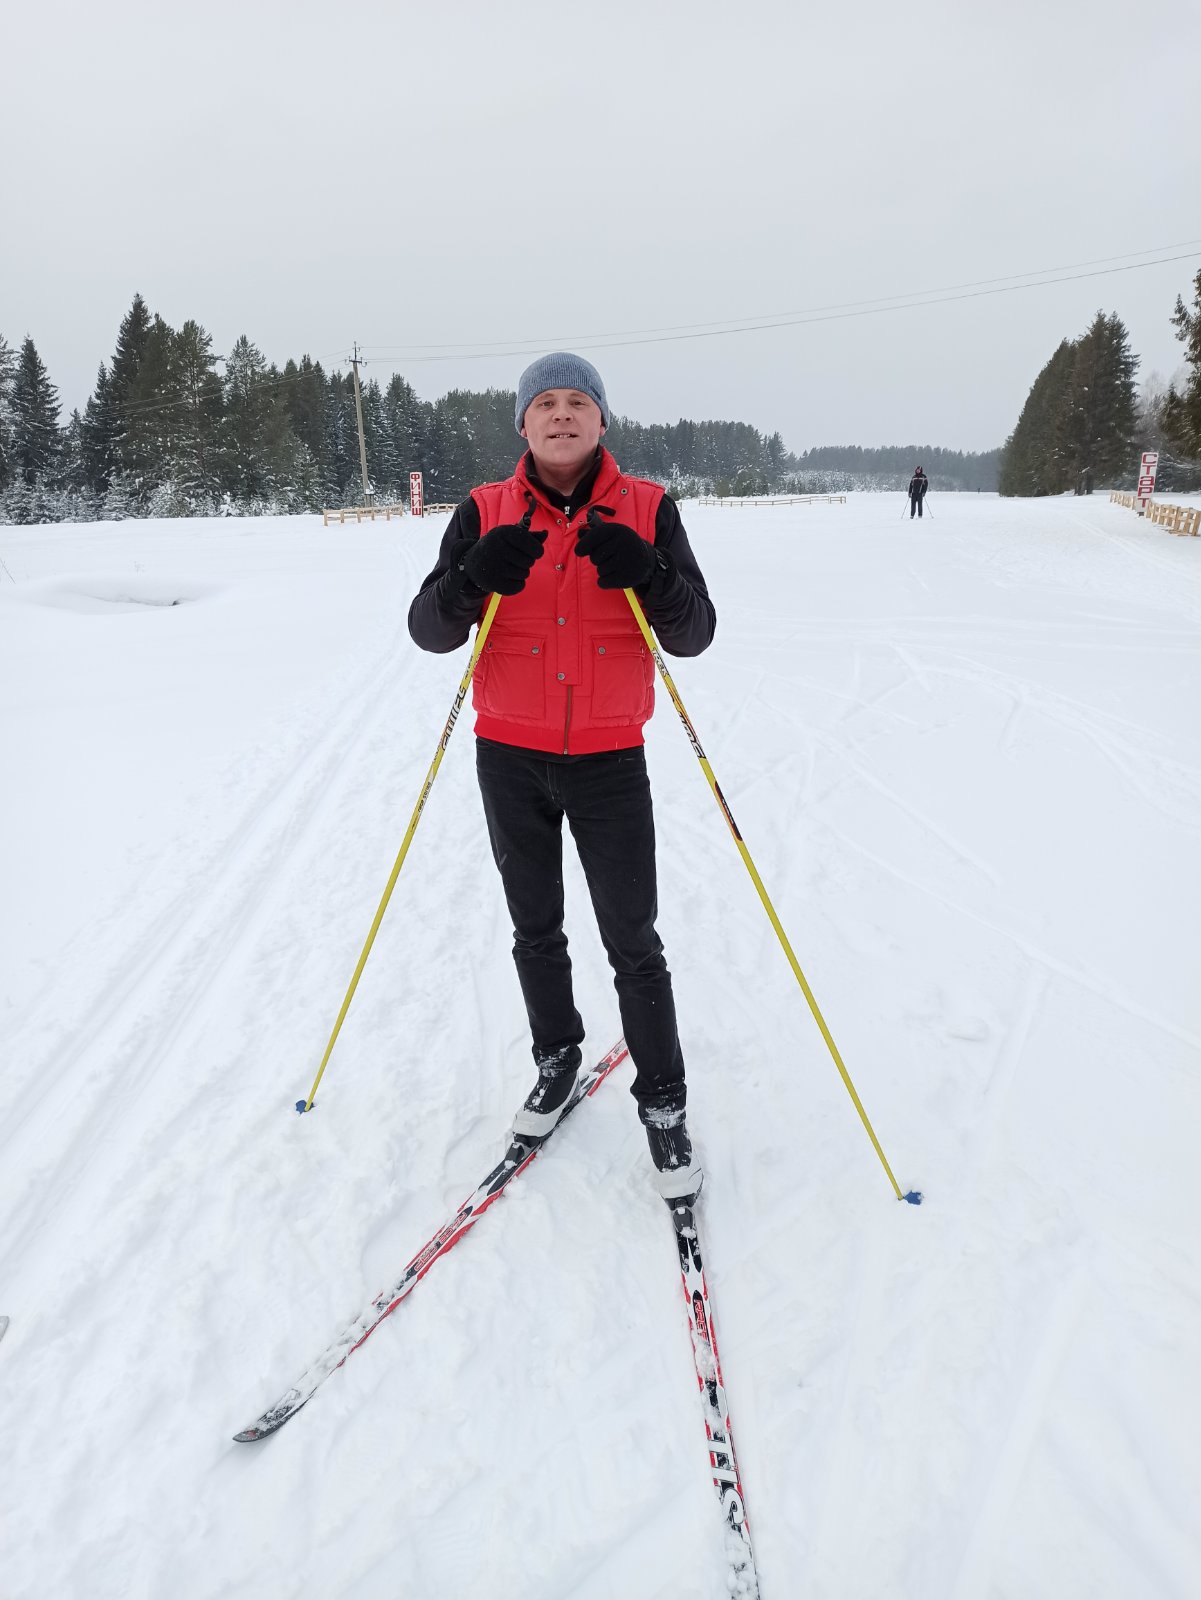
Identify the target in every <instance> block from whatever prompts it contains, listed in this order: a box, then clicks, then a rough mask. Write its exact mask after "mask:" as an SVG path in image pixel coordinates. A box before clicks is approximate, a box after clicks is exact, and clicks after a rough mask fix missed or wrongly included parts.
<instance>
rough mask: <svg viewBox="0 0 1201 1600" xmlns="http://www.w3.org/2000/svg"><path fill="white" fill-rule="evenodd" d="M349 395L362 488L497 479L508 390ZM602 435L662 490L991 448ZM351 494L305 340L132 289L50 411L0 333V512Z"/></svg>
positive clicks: (21, 518)
mask: <svg viewBox="0 0 1201 1600" xmlns="http://www.w3.org/2000/svg"><path fill="white" fill-rule="evenodd" d="M219 366H220V367H221V368H222V370H220V371H218V367H219ZM362 406H363V431H364V436H365V439H366V451H367V468H368V477H369V481H370V483H371V485H372V490H373V493H374V495H375V498H376V500H377V501H379V502H383V501H401V500H404V499H406V498H407V494H408V483H409V473H410V472H411V471H421V472H422V473H423V474H424V479H425V494H426V499H427V500H428V501H458V500H460V499H462V498H463V496H464V495H466V493H467V492H468V490H469V489H470V488H471V487H472V486H473V485H474V484H477V483H481V482H486V481H488V480H491V479H496V478H502V477H506V476H507V475H508V474H509V473H510V472H511V471H512V469H513V465H514V463H515V461H516V460H517V458H518V456H519V454H520V452H521V450H522V448H523V445H522V441H521V440H520V438H519V437H518V435H517V433H516V432H515V430H514V427H513V407H514V394H513V391H512V390H506V389H486V390H483V391H475V390H465V389H455V390H452V391H451V392H450V393H449V394H445V395H443V396H441V398H440V399H437V400H433V401H427V400H420V399H418V397H417V395H416V393H415V391H414V390H413V387H412V385H411V384H410V383H409V382H408V381H407V379H405V378H404V377H402V376H400V375H399V374H397V375H395V376H393V377H392V378H390V379H389V380H388V382H387V383H386V384H385V385H384V386H382V387H381V385H380V384H379V383H378V382H376V380H375V379H374V378H373V377H367V378H366V379H365V381H364V382H363V385H362ZM606 443H607V444H608V445H609V447H610V448H611V449H612V451H613V453H614V454H615V455H616V457H617V459H618V460H619V461H620V463H621V465H622V466H623V467H624V468H625V470H626V471H627V472H631V473H634V474H636V475H639V476H644V477H649V478H653V479H655V480H656V481H657V482H660V483H664V484H666V485H667V486H668V488H669V490H670V491H671V493H673V494H674V495H676V496H677V497H678V498H684V497H687V496H691V495H697V494H714V493H716V494H723V495H728V494H733V495H738V494H764V493H771V492H793V493H796V492H806V491H808V492H813V491H823V490H834V489H898V488H901V487H903V486H904V484H906V483H907V482H908V480H909V476H910V474H911V473H912V471H913V468H914V467H915V466H916V465H917V464H918V463H919V462H920V463H921V464H922V465H923V466H924V467H925V469H926V472H927V474H928V476H929V477H930V478H931V480H932V482H933V485H934V487H935V488H936V489H968V490H971V489H992V488H995V486H996V459H997V455H998V452H996V451H992V452H988V453H986V454H983V455H970V454H969V455H965V454H963V453H962V452H960V451H949V450H941V449H938V448H936V447H933V446H929V445H922V446H916V445H905V446H893V447H889V448H885V449H879V450H871V449H862V448H860V447H857V446H846V447H828V448H824V449H819V450H810V451H807V452H806V453H805V454H804V455H801V456H797V455H794V454H792V453H790V452H789V451H787V450H786V449H785V448H784V443H783V440H782V439H781V437H780V435H779V433H772V434H763V433H760V432H759V430H758V429H756V428H753V427H751V426H750V425H749V424H747V423H744V422H723V421H702V422H693V421H689V420H681V421H679V422H676V423H671V424H668V423H650V424H646V423H640V422H635V421H633V420H632V419H631V418H629V417H621V416H618V417H614V419H613V423H612V426H611V427H610V429H609V432H608V435H607V437H606ZM362 499H363V483H362V474H361V468H360V461H359V443H358V428H357V422H356V416H355V398H354V381H353V376H352V374H351V373H349V372H341V371H334V372H326V371H325V370H324V369H323V368H322V366H321V363H320V362H317V361H313V360H311V359H310V358H309V357H308V356H307V355H306V356H302V357H301V358H300V360H299V361H294V360H289V361H287V362H285V364H284V365H283V366H282V367H279V366H277V365H275V364H274V363H272V362H268V361H267V360H266V358H265V357H264V356H263V354H262V352H261V351H260V350H259V349H258V348H257V347H256V346H255V345H254V344H252V343H251V342H250V340H249V339H248V338H247V337H245V336H243V337H241V338H239V339H238V340H237V341H236V342H235V344H234V346H233V348H232V349H231V350H230V352H229V354H228V355H227V356H225V357H224V358H222V357H220V356H218V355H217V354H216V353H215V352H214V350H213V344H212V337H211V335H210V334H209V333H208V332H207V331H206V330H205V329H204V328H203V327H202V326H201V325H200V324H199V323H198V322H194V321H190V320H189V321H187V322H185V323H184V324H183V325H182V327H180V328H173V327H171V326H170V325H169V324H168V323H167V322H166V321H164V319H163V318H162V317H160V316H157V315H154V314H152V313H151V311H150V309H149V308H148V306H147V305H146V303H145V301H144V300H143V299H142V297H141V295H135V297H134V300H133V304H132V305H131V307H130V309H129V311H128V313H127V314H126V316H125V317H124V319H123V320H122V323H121V326H120V329H119V331H118V334H117V341H116V348H115V349H114V352H113V355H112V357H111V359H110V360H109V361H108V362H107V363H101V365H100V368H99V371H98V372H97V374H96V385H95V388H94V390H93V392H92V394H91V396H90V397H89V399H88V401H87V404H86V406H85V407H84V409H83V411H82V412H80V411H78V410H76V411H73V412H72V413H71V416H70V418H69V419H68V420H67V422H66V423H65V424H64V423H63V422H62V420H61V406H60V403H59V398H58V391H57V389H56V387H55V385H54V384H53V383H52V382H51V381H50V377H49V375H48V373H47V372H46V368H45V366H44V364H43V362H42V360H41V357H40V356H39V354H38V351H37V347H36V345H35V344H34V341H33V339H32V338H30V337H27V338H26V339H25V340H24V342H23V344H22V345H21V346H20V348H19V349H16V350H14V349H12V348H11V347H10V346H9V345H8V344H7V343H6V342H5V340H4V339H3V337H0V522H19V523H29V522H57V521H63V520H71V521H88V520H93V519H114V518H120V517H128V516H211V515H220V514H235V513H236V514H239V515H246V514H269V513H275V512H289V511H313V510H317V509H319V508H321V507H322V506H342V505H355V504H358V503H359V502H361V501H362Z"/></svg>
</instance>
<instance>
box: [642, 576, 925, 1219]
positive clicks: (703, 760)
mask: <svg viewBox="0 0 1201 1600" xmlns="http://www.w3.org/2000/svg"><path fill="white" fill-rule="evenodd" d="M624 593H625V597H626V599H627V600H628V601H629V602H630V610H631V611H632V612H633V613H634V620H635V621H636V622H637V624H638V626H639V628H640V629H641V630H642V637H643V638H644V639H645V640H646V647H647V649H648V650H649V651H650V653H651V655H652V656H653V657H654V661H655V665H656V666H657V667H658V669H659V676H660V677H661V678H662V679H663V683H664V686H665V688H666V689H667V692H668V694H669V695H670V696H671V703H672V705H674V706H675V708H676V711H677V712H678V713H679V718H680V721H681V722H682V723H683V724H684V732H685V733H686V734H687V735H688V742H689V743H690V744H691V746H692V748H693V750H694V751H695V753H696V758H697V760H698V761H699V762H700V764H701V771H702V772H703V773H704V774H705V778H706V780H707V781H708V784H709V787H710V789H712V790H713V798H714V799H715V800H716V801H717V803H718V805H719V806H720V807H721V814H722V816H723V817H725V819H726V823H727V825H728V826H729V829H730V832H731V833H732V834H733V836H734V843H735V844H736V845H737V846H738V854H739V855H740V856H741V857H742V860H743V864H744V866H745V867H746V870H747V871H748V872H749V873H750V875H751V882H752V883H753V884H754V885H755V888H756V889H757V890H758V891H759V898H760V900H762V902H763V909H764V910H765V911H766V912H767V915H768V920H769V921H770V922H771V925H772V927H773V928H774V929H775V930H776V937H777V938H778V939H779V941H780V944H781V945H782V946H783V949H784V954H785V955H786V956H787V957H788V965H789V966H790V967H791V968H792V971H793V976H794V977H795V978H796V981H797V982H798V983H799V984H800V986H801V992H802V993H803V994H804V996H805V999H806V1000H807V1001H808V1003H809V1009H810V1011H812V1013H813V1020H814V1021H815V1022H816V1023H817V1025H818V1027H819V1028H820V1029H821V1036H822V1038H823V1039H824V1040H825V1041H826V1047H827V1049H828V1050H829V1052H830V1054H831V1055H832V1056H833V1058H834V1065H835V1066H836V1067H837V1068H838V1071H839V1073H840V1075H841V1077H842V1081H843V1083H844V1084H845V1085H846V1089H847V1093H848V1094H849V1095H850V1097H851V1099H852V1100H853V1101H854V1103H855V1110H856V1111H857V1112H858V1113H859V1117H860V1120H861V1121H862V1123H863V1126H864V1127H865V1128H866V1130H867V1136H868V1138H869V1139H870V1140H871V1142H872V1146H873V1148H874V1149H875V1152H876V1154H877V1155H878V1156H879V1157H880V1163H881V1165H882V1166H883V1168H884V1170H885V1172H886V1173H887V1174H888V1181H889V1183H891V1184H892V1187H893V1190H894V1192H895V1194H896V1197H897V1199H898V1200H908V1201H909V1203H910V1205H915V1206H916V1205H920V1204H921V1200H922V1197H921V1194H920V1193H919V1192H918V1191H917V1190H916V1189H911V1190H910V1191H909V1193H908V1194H904V1195H903V1194H902V1193H901V1186H900V1184H899V1183H898V1182H897V1180H896V1179H895V1178H894V1177H893V1175H892V1168H891V1167H890V1166H889V1165H888V1160H887V1158H886V1156H885V1154H884V1151H883V1150H882V1149H881V1147H880V1141H879V1139H877V1138H876V1132H875V1129H874V1128H873V1127H872V1125H871V1123H870V1122H869V1121H868V1116H867V1112H866V1111H865V1110H864V1109H863V1102H862V1100H860V1098H859V1096H858V1094H857V1093H856V1090H855V1085H854V1084H853V1083H852V1082H851V1075H850V1073H849V1072H848V1071H847V1069H846V1067H845V1066H844V1064H843V1059H842V1057H841V1055H839V1053H838V1046H837V1045H836V1044H835V1043H834V1036H833V1035H832V1034H831V1032H830V1030H829V1028H828V1027H827V1026H826V1019H825V1018H824V1017H823V1016H822V1014H821V1011H820V1009H819V1008H818V1004H817V1000H816V999H815V998H814V994H813V990H812V989H811V988H810V987H809V983H808V980H807V979H806V977H805V974H804V973H803V972H802V971H801V964H800V962H799V961H798V960H797V958H796V956H795V955H794V954H793V950H792V946H791V945H790V944H789V942H788V935H787V934H786V933H785V932H784V928H783V925H782V924H781V922H780V919H779V917H778V916H777V915H776V908H775V906H773V905H772V903H771V900H770V898H769V896H768V893H767V890H766V889H765V888H764V886H763V879H762V878H761V877H760V876H759V872H758V869H757V868H756V866H755V863H754V862H753V861H752V860H751V853H750V851H749V850H748V849H747V847H746V844H745V843H744V841H743V837H742V834H741V833H739V831H738V824H737V823H736V822H735V821H734V814H733V812H732V811H731V810H730V808H729V806H728V805H727V804H726V797H725V795H724V794H722V792H721V789H720V787H719V785H718V782H717V779H716V777H715V776H714V773H713V768H712V767H711V766H710V765H709V758H708V757H707V756H706V754H705V752H704V750H703V749H702V748H701V741H700V740H699V739H698V738H697V736H696V729H695V728H694V727H693V726H692V720H691V718H690V717H689V715H688V713H687V711H686V710H685V709H684V702H683V701H682V700H681V699H680V694H679V690H678V689H677V688H676V686H675V684H674V683H673V682H672V679H671V673H670V672H668V670H667V663H666V662H665V661H664V659H663V656H662V654H661V653H660V650H659V646H658V644H657V643H656V642H655V636H654V634H653V633H652V632H651V629H650V624H649V623H648V622H647V620H646V616H645V613H644V612H643V610H642V606H641V604H640V602H639V600H638V596H637V595H636V594H635V593H634V591H633V589H626V590H625V591H624Z"/></svg>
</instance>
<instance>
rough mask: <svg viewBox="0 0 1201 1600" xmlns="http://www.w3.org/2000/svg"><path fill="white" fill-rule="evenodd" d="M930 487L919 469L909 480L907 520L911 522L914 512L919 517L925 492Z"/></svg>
mask: <svg viewBox="0 0 1201 1600" xmlns="http://www.w3.org/2000/svg"><path fill="white" fill-rule="evenodd" d="M929 487H930V480H929V478H927V476H926V474H925V473H924V472H923V471H922V469H921V468H920V467H918V468H917V470H916V471H915V472H914V474H913V476H912V478H910V480H909V520H910V522H912V521H913V515H914V512H916V513H917V515H918V516H919V517H920V516H921V514H922V501H923V500H924V499H925V498H926V490H927V489H928V488H929Z"/></svg>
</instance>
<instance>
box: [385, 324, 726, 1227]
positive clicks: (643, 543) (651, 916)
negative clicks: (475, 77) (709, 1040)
mask: <svg viewBox="0 0 1201 1600" xmlns="http://www.w3.org/2000/svg"><path fill="white" fill-rule="evenodd" d="M609 415H610V413H609V402H608V399H607V398H606V395H605V388H604V384H603V383H602V381H601V377H600V374H599V373H598V372H597V370H596V368H595V367H594V366H592V364H591V363H590V362H588V361H585V360H583V359H582V358H581V357H580V356H576V355H571V354H568V353H566V352H564V351H558V352H556V353H554V354H552V355H547V356H543V357H541V358H540V359H539V360H537V361H535V362H534V363H533V364H532V365H531V366H529V367H527V368H526V370H525V371H524V372H523V373H522V375H521V379H520V381H519V383H518V387H517V409H516V416H515V423H516V427H517V431H518V433H519V434H520V435H521V436H522V438H524V439H525V440H526V443H527V445H528V447H529V448H528V450H527V452H526V454H525V455H524V456H523V457H522V459H521V460H520V461H519V462H518V463H517V467H516V470H515V471H514V473H513V476H512V477H511V478H508V479H507V480H505V481H504V482H501V483H489V484H484V485H482V486H481V487H480V488H477V489H474V490H473V491H472V493H471V495H470V496H469V497H468V499H466V500H464V501H463V503H462V504H461V505H460V506H459V507H458V509H457V510H456V512H455V514H454V516H453V517H452V518H451V520H450V523H449V525H448V527H447V529H446V532H445V534H444V535H443V538H442V544H441V547H440V549H439V553H438V562H437V565H436V566H435V568H434V570H433V571H432V572H431V573H430V574H429V576H428V577H427V578H426V579H425V581H424V583H423V584H422V585H421V589H420V591H419V593H418V594H417V596H416V598H415V599H414V601H413V603H412V606H411V607H410V609H409V632H410V633H411V635H412V637H413V639H414V641H415V642H416V643H417V644H418V645H420V647H421V648H422V649H423V650H434V651H448V650H455V649H457V648H458V647H459V646H460V645H462V644H463V643H465V642H466V640H467V638H468V637H469V635H470V632H471V629H472V627H473V625H475V624H476V623H477V622H478V621H479V619H480V617H481V616H482V614H483V612H484V610H485V608H486V605H487V601H488V597H489V595H490V594H493V593H495V594H499V595H502V596H504V599H502V601H501V603H500V606H499V608H498V609H497V612H496V616H495V620H494V621H493V624H492V629H491V632H490V634H489V636H488V641H487V644H486V646H485V649H484V651H483V654H482V656H481V659H480V663H479V666H478V667H477V669H476V673H475V679H474V683H473V688H472V695H473V703H474V706H475V710H476V725H475V731H476V773H477V777H478V780H479V786H480V794H481V797H482V799H483V807H484V816H485V819H486V822H487V826H488V835H489V839H490V842H491V846H492V854H493V858H494V859H495V861H496V865H497V867H498V869H499V871H500V875H501V881H502V884H503V887H504V893H505V898H506V901H507V903H508V908H509V914H510V916H511V917H512V920H513V939H514V943H513V959H514V962H515V964H516V967H517V976H518V979H519V981H520V984H521V990H522V995H523V997H524V999H525V1006H526V1012H527V1014H528V1016H529V1022H530V1033H531V1036H532V1039H533V1056H534V1062H535V1065H536V1067H537V1070H538V1078H537V1082H536V1083H535V1085H534V1087H533V1089H532V1090H531V1091H530V1094H529V1095H528V1096H527V1098H526V1100H525V1103H524V1105H523V1106H522V1107H521V1109H520V1110H519V1111H518V1113H517V1117H516V1119H515V1122H514V1129H513V1131H514V1133H515V1134H516V1135H517V1136H518V1137H520V1138H522V1139H523V1140H525V1141H526V1142H527V1143H529V1144H531V1145H532V1144H537V1143H539V1142H541V1140H542V1139H544V1138H545V1137H546V1136H547V1134H548V1133H549V1132H550V1131H551V1129H552V1128H553V1127H554V1126H555V1123H556V1122H557V1121H558V1119H559V1117H560V1116H561V1114H562V1111H563V1107H564V1105H565V1104H566V1102H567V1101H568V1099H569V1098H570V1096H571V1092H572V1090H573V1088H574V1087H575V1082H576V1074H577V1071H578V1068H579V1066H580V1062H581V1059H582V1057H581V1051H580V1045H581V1043H582V1041H583V1039H584V1024H583V1021H582V1020H581V1017H580V1014H579V1012H578V1011H577V1010H576V1007H575V1002H574V999H573V995H572V984H571V961H570V957H569V955H568V950H567V938H566V935H565V933H564V931H563V871H562V850H563V838H562V829H563V819H564V817H566V819H567V824H568V826H569V827H570V829H571V832H572V836H573V838H574V840H575V844H576V849H577V852H578V854H579V857H580V861H581V864H582V866H583V868H584V874H585V876H586V878H587V881H588V889H589V893H590V895H591V898H592V905H593V910H594V912H595V914H596V920H597V926H598V928H599V931H600V935H601V939H602V941H603V943H604V946H605V950H606V953H607V954H608V958H609V963H610V965H611V966H612V968H613V974H614V986H615V988H616V990H617V997H618V1004H619V1008H620V1011H621V1020H622V1026H623V1029H624V1032H625V1037H626V1043H627V1045H628V1046H629V1050H630V1055H631V1058H632V1060H633V1062H634V1067H635V1077H634V1084H633V1094H634V1097H635V1100H636V1101H637V1105H638V1114H639V1116H640V1118H641V1120H642V1123H643V1125H644V1126H645V1128H646V1132H647V1140H648V1143H649V1146H650V1152H651V1156H652V1159H653V1161H654V1164H655V1168H656V1174H657V1183H658V1187H659V1192H660V1193H661V1194H662V1195H663V1197H664V1198H665V1199H667V1200H673V1199H678V1198H681V1197H684V1196H687V1195H692V1194H695V1193H696V1192H697V1190H698V1189H699V1188H700V1183H701V1171H700V1166H699V1163H698V1161H697V1160H696V1159H695V1157H694V1155H693V1151H692V1145H691V1141H690V1139H689V1135H688V1129H687V1125H686V1121H685V1100H686V1089H685V1083H684V1058H683V1054H682V1052H681V1049H680V1041H679V1035H678V1032H677V1028H676V1013H675V1002H674V998H673V995H672V987H671V976H670V973H669V972H668V969H667V963H666V961H665V960H664V956H663V946H662V943H661V942H660V940H659V936H658V934H657V933H656V931H655V918H656V916H657V914H658V904H657V889H656V871H655V831H654V817H653V813H652V807H651V793H650V783H649V779H648V777H647V771H646V760H645V753H644V750H643V735H642V730H643V726H644V724H645V723H646V721H647V719H648V718H649V717H650V715H651V712H652V710H653V708H654V676H655V671H654V662H653V660H652V658H651V657H650V655H649V653H648V651H647V649H646V645H645V642H644V640H643V638H642V635H641V633H640V632H639V629H638V625H637V623H636V621H635V619H634V616H633V614H632V612H631V609H630V606H629V604H628V603H627V600H626V597H625V595H624V594H623V593H622V592H621V591H622V590H623V589H626V588H629V589H633V590H634V592H635V594H636V595H637V596H638V598H639V600H640V601H641V603H642V607H643V609H644V611H645V612H646V615H647V618H648V620H649V621H650V623H651V626H652V627H653V628H654V629H655V631H656V633H657V634H658V637H659V640H660V643H661V644H662V645H663V648H664V649H665V650H668V651H670V652H671V653H672V654H674V655H682V656H692V655H699V654H700V653H701V652H702V651H703V650H705V649H706V648H707V647H708V645H709V644H710V642H711V641H712V638H713V631H714V627H715V623H716V617H715V613H714V609H713V604H712V602H711V601H710V599H709V593H708V590H707V589H706V587H705V581H704V578H703V577H702V576H701V572H700V568H699V567H698V566H697V563H696V559H695V557H694V556H693V553H692V550H691V548H690V546H689V543H688V536H687V534H686V533H685V531H684V525H683V523H682V522H681V520H680V515H679V512H678V511H677V509H676V506H675V503H674V502H673V501H672V500H671V499H670V498H669V497H668V496H667V495H665V494H664V492H663V490H662V488H661V487H660V486H659V485H657V484H653V483H649V482H646V481H645V480H643V479H640V478H630V477H627V476H626V475H625V474H624V473H622V471H621V470H620V468H619V467H618V465H617V463H616V461H615V460H614V459H613V457H612V456H611V455H610V454H609V452H608V451H607V450H606V449H605V448H604V446H603V445H602V444H601V438H602V436H603V434H604V433H605V430H606V429H607V427H608V425H609Z"/></svg>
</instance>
